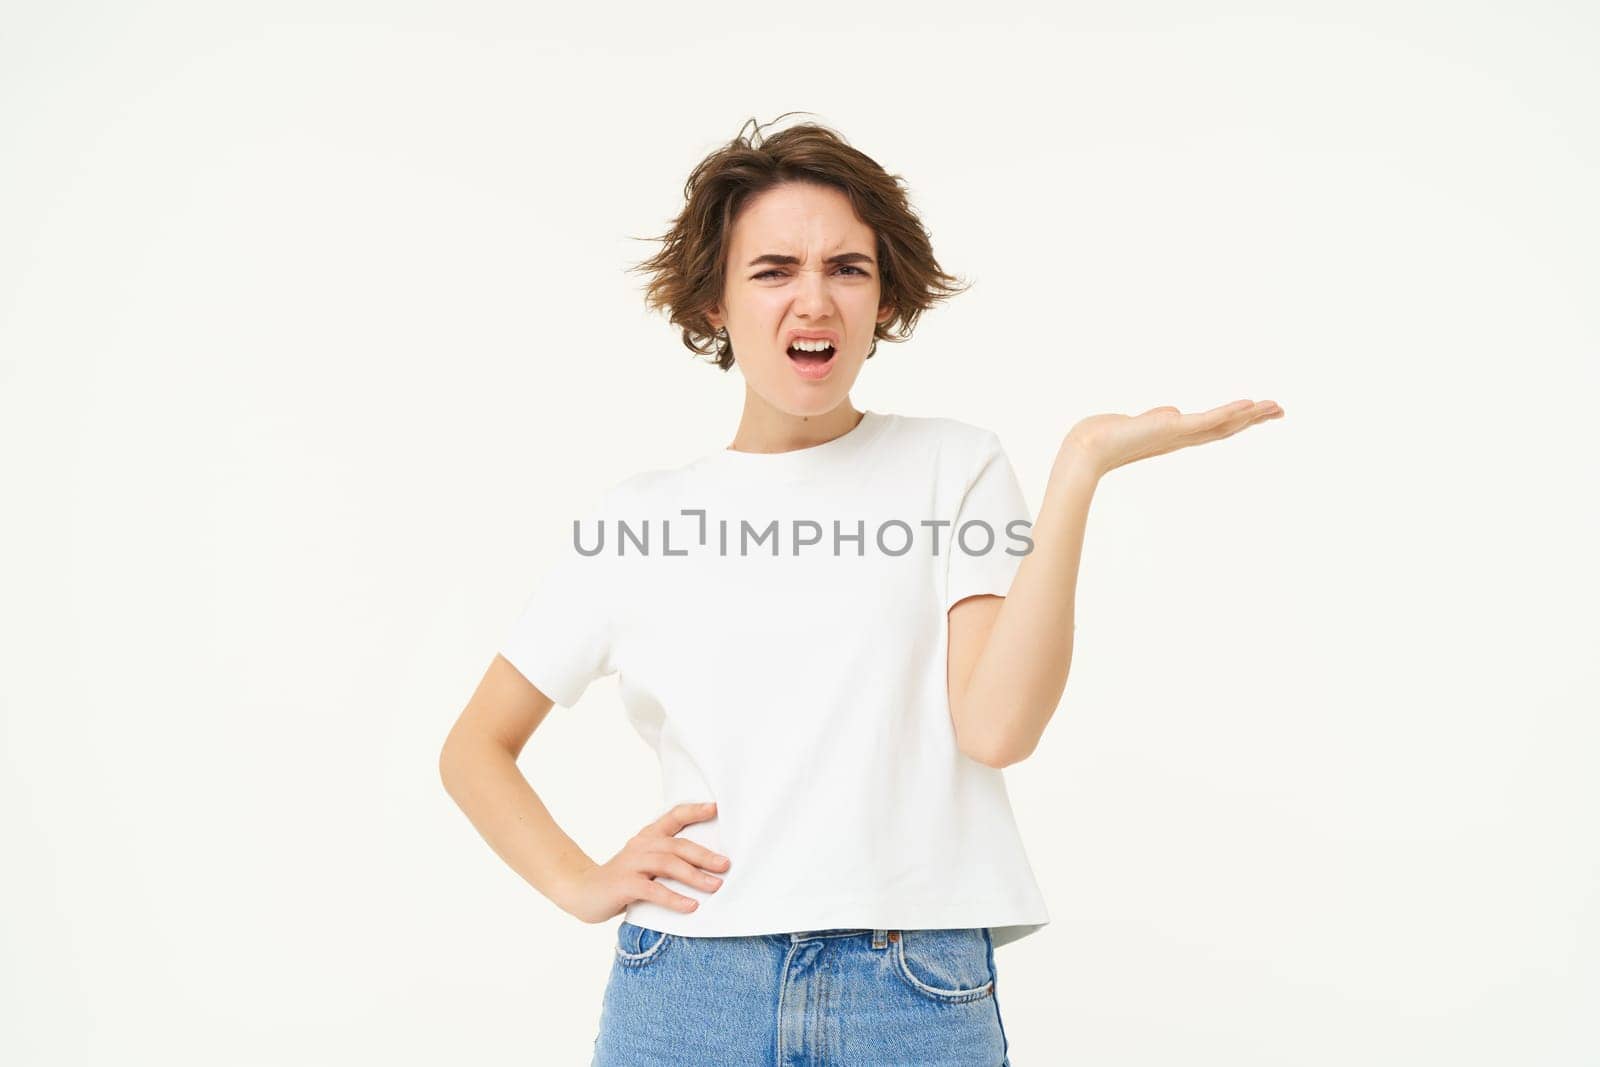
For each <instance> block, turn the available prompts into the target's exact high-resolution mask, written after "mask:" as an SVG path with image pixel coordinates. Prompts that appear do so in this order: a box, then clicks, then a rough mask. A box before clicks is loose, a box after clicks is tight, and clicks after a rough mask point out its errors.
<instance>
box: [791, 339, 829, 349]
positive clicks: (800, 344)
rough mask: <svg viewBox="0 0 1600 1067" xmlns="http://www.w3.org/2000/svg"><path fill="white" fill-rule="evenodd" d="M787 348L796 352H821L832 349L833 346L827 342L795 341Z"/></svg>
mask: <svg viewBox="0 0 1600 1067" xmlns="http://www.w3.org/2000/svg"><path fill="white" fill-rule="evenodd" d="M789 347H790V348H793V349H795V350H796V351H798V352H821V351H823V350H824V349H828V348H832V347H833V344H832V342H829V341H796V342H795V343H794V344H792V345H790V346H789Z"/></svg>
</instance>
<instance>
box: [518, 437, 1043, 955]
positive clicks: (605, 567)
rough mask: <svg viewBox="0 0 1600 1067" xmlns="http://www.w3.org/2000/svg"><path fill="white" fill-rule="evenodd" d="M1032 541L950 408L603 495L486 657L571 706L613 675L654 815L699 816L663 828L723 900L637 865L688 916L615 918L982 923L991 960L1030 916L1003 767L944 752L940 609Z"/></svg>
mask: <svg viewBox="0 0 1600 1067" xmlns="http://www.w3.org/2000/svg"><path fill="white" fill-rule="evenodd" d="M985 524H986V525H985ZM986 527H987V529H986ZM957 531H959V532H960V536H959V538H957V537H956V533H957ZM836 532H837V538H836ZM574 538H576V541H577V542H578V544H575V543H574ZM597 543H598V544H600V545H601V546H602V548H601V550H600V551H599V552H598V553H597V554H592V555H586V554H584V553H585V552H586V551H588V552H592V551H593V550H594V549H595V547H596V545H597ZM580 544H581V549H580V547H579V545H580ZM1031 547H1032V541H1031V519H1030V515H1029V512H1028V507H1027V504H1026V502H1025V501H1024V499H1023V496H1022V491H1021V487H1020V486H1019V485H1018V482H1017V477H1016V473H1015V472H1014V470H1013V469H1012V466H1011V463H1010V461H1009V459H1008V458H1007V457H1006V454H1005V451H1004V449H1003V448H1002V447H1001V445H1000V440H999V438H998V437H997V436H996V435H995V434H994V433H993V432H991V431H989V430H986V429H982V428H980V427H977V426H972V425H969V424H967V423H963V422H959V421H957V420H955V419H949V418H937V417H923V416H904V415H893V414H885V413H879V412H874V411H866V412H864V414H863V416H862V418H861V420H860V421H859V422H858V423H857V424H856V426H855V427H854V428H852V429H851V430H849V431H848V432H846V433H844V434H843V435H841V436H839V437H836V438H834V439H833V440H831V441H826V442H824V443H822V444H820V445H814V446H812V447H809V448H801V449H795V450H792V451H788V452H776V453H752V452H739V451H734V450H731V449H722V450H719V451H717V452H714V453H712V454H710V455H707V456H703V457H701V458H700V459H697V460H694V461H692V462H690V463H687V464H685V465H683V466H680V467H676V468H672V469H662V470H650V471H645V472H643V473H641V474H636V475H633V476H632V477H629V478H625V479H623V480H622V481H620V482H618V483H616V484H614V485H612V486H611V487H610V488H609V489H607V490H606V491H605V492H604V493H603V494H602V496H601V498H600V502H599V504H598V506H597V507H595V508H593V509H592V510H591V512H590V514H589V515H587V516H585V517H583V518H582V520H581V521H580V522H579V523H578V524H577V528H576V530H575V531H574V532H573V534H571V535H569V536H567V537H566V539H565V540H564V548H563V551H562V554H561V556H560V557H559V558H558V560H557V561H556V562H555V564H554V566H552V567H551V568H550V569H549V570H548V571H546V572H545V575H544V578H543V580H542V581H541V582H540V583H539V584H538V587H537V588H536V590H535V591H534V593H533V595H532V596H531V598H530V599H529V600H528V601H527V603H526V606H525V607H524V609H523V611H522V614H521V615H520V617H519V618H518V619H517V620H516V622H515V623H514V624H513V626H512V628H511V630H510V632H509V634H508V635H507V638H506V640H505V642H504V644H503V646H502V648H501V654H502V655H504V656H505V658H506V659H507V660H509V661H510V662H511V664H512V665H513V666H515V667H516V668H517V670H519V671H520V672H521V673H522V674H523V675H524V676H525V677H526V678H527V679H528V680H529V681H530V682H532V683H533V684H534V685H535V686H537V687H538V688H539V690H540V691H542V692H543V693H545V694H546V695H547V696H549V697H550V698H551V699H552V700H554V701H555V702H556V703H558V704H561V705H564V706H569V707H570V706H571V705H573V704H576V703H577V701H578V699H579V697H580V696H581V695H582V694H583V692H584V690H585V688H586V687H587V686H588V684H589V683H590V682H591V681H592V680H594V679H595V678H599V677H603V676H606V675H609V674H612V673H616V674H617V675H618V686H619V694H620V696H621V698H622V702H623V705H624V707H625V708H626V711H627V716H628V718H629V720H630V721H631V723H632V724H633V726H634V728H635V729H636V730H637V731H638V732H639V735H640V736H641V737H643V738H644V740H645V742H646V743H647V744H649V745H650V746H651V748H653V749H654V750H655V751H656V752H657V754H658V755H659V757H660V761H661V773H662V786H663V797H662V800H663V804H662V807H661V811H662V812H664V811H665V810H666V809H667V808H668V807H670V806H672V805H674V804H679V803H685V802H701V801H709V800H714V801H716V802H717V814H716V817H715V818H713V819H710V820H706V821H703V822H697V823H692V824H691V825H689V826H687V827H685V828H684V830H683V831H682V832H681V833H680V834H679V836H680V837H684V838H687V839H689V840H692V841H697V842H699V843H700V844H703V845H705V846H706V847H707V848H709V849H712V850H713V851H715V852H718V853H721V854H723V855H726V856H727V857H729V860H730V861H731V862H730V865H729V869H728V870H727V871H719V872H713V873H716V874H718V875H719V876H721V877H722V878H723V880H724V881H723V885H722V886H721V888H719V889H716V890H714V891H713V890H705V889H702V888H701V887H699V886H697V885H688V884H685V883H683V882H680V881H678V880H676V879H674V878H672V877H670V876H667V875H658V876H656V878H657V881H659V882H661V883H662V884H663V885H665V886H667V887H668V888H669V889H672V890H673V891H675V892H678V893H682V894H684V895H685V896H688V897H691V898H693V899H695V900H697V901H699V902H700V904H699V907H698V908H697V909H696V910H694V911H692V912H687V913H686V912H681V911H677V910H674V909H672V908H668V907H664V906H662V905H659V904H655V903H653V902H648V901H635V902H633V903H632V904H630V905H629V906H628V908H627V910H626V912H625V914H624V918H626V919H627V920H628V921H629V922H633V923H637V924H639V925H641V926H647V927H650V928H651V929H655V930H663V931H666V932H668V933H673V934H680V935H683V936H686V937H696V936H705V937H714V936H734V935H747V934H772V933H786V932H789V931H794V930H820V929H842V928H862V929H921V928H935V927H939V928H948V927H981V926H988V927H992V928H993V931H992V937H993V941H994V944H995V945H997V946H998V945H1001V944H1004V943H1007V942H1010V941H1014V940H1016V939H1018V938H1020V937H1023V936H1025V935H1027V934H1030V933H1033V932H1034V931H1035V930H1038V929H1039V928H1040V927H1042V926H1044V925H1045V924H1046V923H1048V922H1049V921H1050V917H1049V914H1048V912H1047V911H1046V909H1045V904H1044V899H1043V897H1042V895H1041V894H1040V892H1039V888H1038V886H1037V884H1036V882H1035V880H1034V875H1033V871H1032V869H1031V868H1030V866H1029V864H1028V859H1027V856H1026V854H1025V852H1024V850H1023V845H1022V841H1021V839H1020V836H1019V834H1018V832H1017V827H1016V824H1015V821H1014V819H1013V816H1012V811H1011V805H1010V799H1009V797H1008V795H1007V792H1006V786H1005V780H1004V777H1003V776H1002V772H1001V771H1000V770H998V769H997V768H993V767H988V766H985V765H984V764H981V763H979V762H977V761H976V760H973V759H971V758H969V757H967V756H966V755H964V754H963V753H962V752H961V751H960V749H959V748H957V746H956V738H955V732H954V727H953V725H952V723H951V719H950V706H949V701H948V695H947V688H946V669H947V668H946V648H947V644H948V637H949V630H948V625H947V616H946V612H947V611H948V610H949V608H950V607H951V606H952V605H954V604H955V603H956V601H958V600H960V599H962V598H963V597H967V596H971V595H973V594H977V593H994V594H999V595H1002V596H1003V595H1005V594H1006V592H1007V591H1008V590H1009V588H1010V585H1011V579H1012V576H1013V575H1014V574H1015V573H1016V570H1017V568H1018V566H1020V564H1021V562H1022V558H1023V555H1024V554H1026V552H1027V551H1029V550H1030V549H1031ZM986 549H987V550H986ZM619 553H620V554H619ZM658 814H659V812H658Z"/></svg>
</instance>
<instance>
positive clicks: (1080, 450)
mask: <svg viewBox="0 0 1600 1067" xmlns="http://www.w3.org/2000/svg"><path fill="white" fill-rule="evenodd" d="M1105 473H1106V472H1105V469H1104V467H1103V466H1102V465H1101V462H1100V459H1099V457H1097V456H1096V455H1094V453H1093V452H1091V451H1090V450H1089V449H1087V448H1085V447H1084V446H1083V444H1082V443H1081V442H1079V441H1077V440H1075V439H1074V438H1073V437H1072V435H1071V434H1068V435H1067V437H1066V439H1065V440H1063V441H1062V442H1061V447H1060V448H1059V449H1057V450H1056V459H1055V464H1054V466H1052V467H1051V468H1050V480H1051V481H1055V480H1057V479H1062V480H1065V481H1070V482H1074V483H1078V484H1087V485H1089V486H1091V487H1092V486H1093V485H1094V484H1095V483H1097V482H1099V480H1100V479H1101V478H1103V477H1104V476H1105Z"/></svg>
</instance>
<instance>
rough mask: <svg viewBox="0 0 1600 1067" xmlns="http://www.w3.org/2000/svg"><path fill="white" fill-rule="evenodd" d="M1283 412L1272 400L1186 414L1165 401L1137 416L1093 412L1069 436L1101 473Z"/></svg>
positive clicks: (1231, 432)
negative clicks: (1165, 405) (1164, 404)
mask: <svg viewBox="0 0 1600 1067" xmlns="http://www.w3.org/2000/svg"><path fill="white" fill-rule="evenodd" d="M1282 417H1283V409H1282V408H1280V407H1279V406H1278V405H1277V403H1276V402H1275V401H1272V400H1235V401H1234V402H1233V403H1231V404H1223V405H1222V406H1221V407H1215V408H1212V409H1211V410H1210V411H1198V412H1194V413H1192V414H1188V415H1185V414H1184V413H1183V412H1181V411H1179V410H1178V409H1177V408H1175V407H1171V406H1167V407H1159V408H1151V409H1150V410H1149V411H1146V412H1144V413H1142V414H1139V415H1117V414H1106V415H1091V416H1089V417H1088V418H1086V419H1084V420H1082V421H1081V422H1079V423H1078V424H1077V425H1076V426H1074V427H1073V428H1072V430H1071V431H1070V432H1069V433H1068V434H1067V440H1068V441H1069V442H1070V443H1072V445H1073V446H1074V447H1075V448H1076V449H1077V450H1079V451H1081V452H1082V453H1083V454H1084V455H1085V456H1088V457H1089V459H1090V461H1091V462H1092V463H1093V464H1094V465H1095V467H1096V468H1097V469H1098V470H1099V471H1100V473H1102V474H1104V473H1106V472H1107V471H1113V470H1116V469H1117V468H1118V467H1121V466H1124V465H1125V464H1128V463H1132V462H1133V461H1134V460H1137V459H1148V458H1149V457H1150V456H1159V455H1161V454H1162V453H1164V452H1175V451H1177V450H1178V449H1180V448H1188V447H1189V446H1190V445H1199V444H1204V443H1205V442H1207V441H1220V440H1221V439H1222V438H1224V437H1232V436H1233V435H1234V434H1236V433H1238V432H1239V431H1240V430H1242V429H1244V428H1245V427H1246V426H1253V425H1255V424H1256V423H1258V422H1265V421H1266V420H1268V419H1277V418H1282Z"/></svg>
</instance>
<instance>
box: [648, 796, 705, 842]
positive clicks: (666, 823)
mask: <svg viewBox="0 0 1600 1067" xmlns="http://www.w3.org/2000/svg"><path fill="white" fill-rule="evenodd" d="M716 813H717V803H716V801H714V800H711V801H706V802H705V803H701V804H674V805H673V806H672V807H670V808H668V809H667V812H666V814H665V815H663V816H661V818H659V819H657V820H656V821H655V822H653V823H651V824H650V825H649V826H646V827H645V829H646V830H652V829H654V830H660V831H661V833H662V834H663V835H664V836H666V837H671V836H672V835H673V834H676V833H677V832H678V831H679V830H682V829H683V828H684V827H685V826H688V825H689V824H690V823H697V822H703V821H705V820H706V819H709V818H712V817H713V816H715V815H716Z"/></svg>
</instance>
